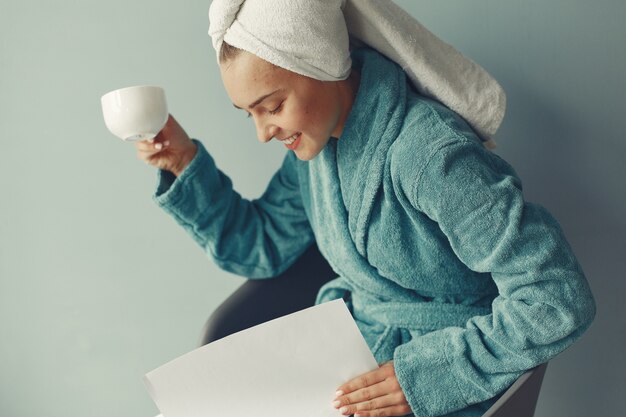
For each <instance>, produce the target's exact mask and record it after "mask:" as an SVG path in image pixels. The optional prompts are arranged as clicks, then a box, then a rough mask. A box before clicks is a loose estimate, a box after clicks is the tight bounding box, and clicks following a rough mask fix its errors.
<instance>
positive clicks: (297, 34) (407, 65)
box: [209, 0, 506, 148]
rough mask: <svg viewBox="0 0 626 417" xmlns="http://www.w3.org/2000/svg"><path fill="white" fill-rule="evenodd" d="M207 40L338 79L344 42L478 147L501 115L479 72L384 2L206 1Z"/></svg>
mask: <svg viewBox="0 0 626 417" xmlns="http://www.w3.org/2000/svg"><path fill="white" fill-rule="evenodd" d="M209 35H210V36H211V39H212V43H213V47H214V48H215V51H216V54H217V57H218V59H219V53H220V50H221V47H222V44H223V42H227V43H228V44H230V45H232V46H234V47H236V48H239V49H243V50H245V51H248V52H250V53H252V54H254V55H256V56H258V57H259V58H262V59H264V60H266V61H268V62H271V63H272V64H274V65H276V66H279V67H281V68H284V69H287V70H289V71H292V72H295V73H298V74H301V75H305V76H308V77H311V78H315V79H317V80H321V81H339V80H344V79H346V78H347V77H348V76H349V74H350V70H351V59H350V43H351V41H352V42H357V43H364V44H366V45H368V46H370V47H372V48H374V49H377V50H378V51H379V52H381V53H382V54H384V55H385V56H387V57H388V58H390V59H392V60H393V61H395V62H396V63H398V64H399V65H400V66H401V67H402V68H403V69H404V70H405V72H406V73H407V75H408V76H409V79H410V80H411V81H412V83H413V85H414V86H415V88H416V89H417V91H418V92H419V93H421V94H423V95H426V96H429V97H432V98H434V99H436V100H438V101H440V102H441V103H443V104H444V105H446V106H447V107H449V108H450V109H452V110H454V111H455V112H456V113H458V114H459V115H460V116H462V117H463V118H465V120H466V121H467V122H468V123H469V124H470V125H471V126H472V128H473V129H474V130H475V131H476V132H477V134H478V135H479V136H480V137H481V138H482V139H483V141H484V143H485V146H487V147H489V148H492V147H493V146H495V143H494V142H493V135H494V134H495V133H496V130H497V129H498V127H499V126H500V123H501V122H502V119H503V117H504V111H505V107H506V97H505V94H504V91H503V90H502V88H501V87H500V85H499V84H498V83H497V81H496V80H494V79H493V78H492V77H491V75H489V73H487V72H486V71H485V70H484V69H483V68H482V67H480V66H479V65H478V64H476V63H475V62H473V61H472V60H470V59H469V58H467V57H465V56H463V55H462V54H461V53H460V52H458V51H457V50H456V49H454V48H453V47H452V46H450V45H449V44H447V43H445V42H444V41H442V40H441V39H439V38H437V37H436V36H435V35H433V34H432V33H431V32H430V31H428V30H427V29H426V28H425V27H424V26H422V25H421V23H419V22H418V21H417V20H416V19H414V18H413V17H412V16H411V15H409V14H408V13H407V12H405V11H404V10H403V9H402V8H400V7H399V6H397V5H396V4H395V3H393V2H392V1H391V0H213V2H212V3H211V6H210V8H209Z"/></svg>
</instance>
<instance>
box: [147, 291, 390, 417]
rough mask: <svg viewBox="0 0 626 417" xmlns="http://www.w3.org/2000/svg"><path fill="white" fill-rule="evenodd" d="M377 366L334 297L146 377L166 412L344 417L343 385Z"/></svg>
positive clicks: (198, 416)
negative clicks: (339, 397)
mask: <svg viewBox="0 0 626 417" xmlns="http://www.w3.org/2000/svg"><path fill="white" fill-rule="evenodd" d="M376 368H378V364H377V363H376V360H375V359H374V357H373V356H372V353H371V352H370V350H369V348H368V346H367V344H366V342H365V340H364V339H363V336H362V335H361V333H360V332H359V330H358V328H357V326H356V323H355V322H354V319H353V318H352V316H351V315H350V312H349V311H348V308H347V307H346V305H345V303H344V302H343V300H334V301H330V302H327V303H323V304H320V305H317V306H314V307H311V308H307V309H305V310H301V311H298V312H296V313H293V314H290V315H287V316H284V317H281V318H278V319H275V320H272V321H269V322H267V323H263V324H260V325H258V326H255V327H253V328H250V329H247V330H244V331H241V332H238V333H235V334H233V335H230V336H228V337H225V338H223V339H220V340H217V341H215V342H213V343H210V344H208V345H205V346H203V347H200V348H198V349H196V350H194V351H192V352H189V353H187V354H185V355H183V356H181V357H179V358H177V359H175V360H173V361H171V362H169V363H167V364H165V365H163V366H161V367H159V368H157V369H155V370H154V371H151V372H149V373H147V374H146V376H145V377H144V382H145V384H146V387H147V388H148V391H149V392H150V395H151V396H152V399H153V400H154V402H155V403H156V405H157V407H158V408H159V411H160V412H161V413H162V415H163V417H246V416H255V417H296V416H297V417H338V416H340V415H341V414H340V413H339V412H338V411H337V410H336V409H335V408H334V407H333V406H332V402H333V399H334V396H335V391H336V389H337V387H339V385H341V384H343V383H345V382H347V381H348V380H350V379H352V378H354V377H356V376H358V375H361V374H363V373H365V372H368V371H371V370H373V369H376Z"/></svg>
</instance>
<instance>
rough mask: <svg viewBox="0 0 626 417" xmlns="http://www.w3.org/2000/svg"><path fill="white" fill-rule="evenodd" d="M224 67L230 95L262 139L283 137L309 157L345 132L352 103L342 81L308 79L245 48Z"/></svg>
mask: <svg viewBox="0 0 626 417" xmlns="http://www.w3.org/2000/svg"><path fill="white" fill-rule="evenodd" d="M220 71H221V75H222V81H223V82H224V87H225V88H226V92H227V93H228V95H229V97H230V99H231V100H232V102H233V104H234V105H235V107H237V108H240V109H243V110H245V111H246V112H247V113H248V114H249V116H250V117H252V119H253V120H254V124H255V126H256V130H257V135H258V138H259V140H260V141H261V142H269V141H270V140H272V139H276V140H279V141H281V142H282V143H283V144H284V145H285V146H286V147H287V148H288V149H290V150H292V151H294V152H295V153H296V156H297V157H298V158H299V159H301V160H304V161H307V160H310V159H313V158H314V157H315V156H316V155H317V154H318V153H320V151H321V150H322V148H324V146H325V145H326V143H327V142H328V140H329V138H330V137H331V136H333V137H336V138H339V136H341V131H342V129H343V125H344V123H345V119H346V118H347V115H348V113H349V110H350V107H351V103H352V100H350V103H349V105H348V106H346V97H345V94H344V93H345V92H344V91H343V90H342V88H343V86H342V85H341V81H339V82H329V81H326V82H325V81H318V80H315V79H312V78H309V77H305V76H303V75H299V74H296V73H294V72H291V71H288V70H285V69H283V68H279V67H276V66H274V65H272V64H270V63H268V62H267V61H264V60H262V59H260V58H258V57H257V56H255V55H253V54H251V53H248V52H245V51H244V52H241V53H239V54H238V55H237V56H236V57H235V58H233V59H231V60H229V61H226V62H224V63H221V64H220Z"/></svg>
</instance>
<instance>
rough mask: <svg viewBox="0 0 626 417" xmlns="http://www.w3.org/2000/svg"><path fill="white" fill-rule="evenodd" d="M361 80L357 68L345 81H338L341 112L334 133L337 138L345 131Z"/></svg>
mask: <svg viewBox="0 0 626 417" xmlns="http://www.w3.org/2000/svg"><path fill="white" fill-rule="evenodd" d="M360 82H361V75H360V74H359V72H358V71H356V70H355V69H352V71H351V72H350V75H349V76H348V78H346V79H345V80H343V81H339V82H338V88H339V97H340V100H339V102H340V106H341V114H340V116H339V121H338V123H337V128H336V129H335V131H334V132H333V133H332V136H333V137H335V138H337V139H339V138H340V137H341V132H342V131H343V127H344V125H345V124H346V120H347V119H348V115H349V114H350V110H352V105H353V104H354V100H355V99H356V95H357V92H358V91H359V84H360Z"/></svg>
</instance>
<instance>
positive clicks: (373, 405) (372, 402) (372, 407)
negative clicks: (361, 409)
mask: <svg viewBox="0 0 626 417" xmlns="http://www.w3.org/2000/svg"><path fill="white" fill-rule="evenodd" d="M365 407H366V410H376V408H377V406H376V400H370V401H368V402H367V405H366V406H365Z"/></svg>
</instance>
